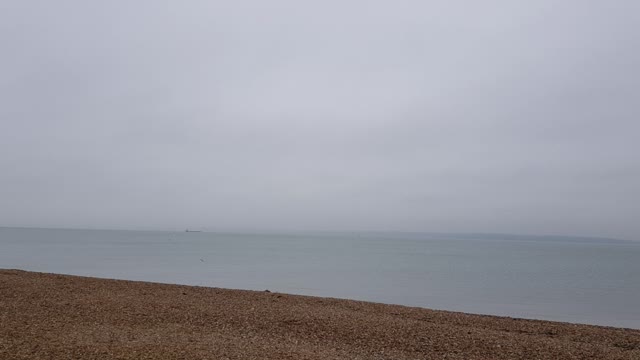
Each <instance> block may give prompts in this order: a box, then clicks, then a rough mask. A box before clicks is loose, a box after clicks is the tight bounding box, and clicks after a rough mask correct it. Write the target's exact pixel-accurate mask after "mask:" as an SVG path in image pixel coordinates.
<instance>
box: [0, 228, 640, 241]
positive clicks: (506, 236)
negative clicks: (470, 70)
mask: <svg viewBox="0 0 640 360" xmlns="http://www.w3.org/2000/svg"><path fill="white" fill-rule="evenodd" d="M2 228H5V229H40V230H86V231H141V232H156V231H158V232H185V230H153V229H99V228H66V227H60V228H53V227H26V226H0V229H2ZM188 232H192V233H214V234H215V233H217V234H238V235H254V234H255V235H264V234H269V235H284V236H286V235H304V234H312V235H315V236H345V235H348V236H356V237H357V236H367V237H390V236H392V237H396V238H400V239H415V240H419V239H431V240H433V239H436V238H437V239H442V240H445V239H451V240H514V241H564V242H583V243H584V242H588V243H602V242H606V243H630V242H638V240H632V239H620V238H612V237H603V236H579V235H554V234H544V235H533V234H512V233H500V232H496V233H493V232H487V233H484V232H431V231H424V232H423V231H372V230H361V231H360V230H345V231H337V230H308V231H304V230H237V229H234V230H222V229H209V228H206V227H202V228H197V227H194V228H189V231H188Z"/></svg>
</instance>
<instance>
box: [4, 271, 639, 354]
mask: <svg viewBox="0 0 640 360" xmlns="http://www.w3.org/2000/svg"><path fill="white" fill-rule="evenodd" d="M114 358H115V359H635V360H638V359H640V330H630V329H619V328H611V327H599V326H588V325H573V324H567V323H557V322H549V321H537V320H521V319H512V318H505V317H495V316H480V315H469V314H463V313H455V312H446V311H434V310H428V309H422V308H411V307H405V306H396V305H383V304H376V303H368V302H360V301H351V300H339V299H329V298H319V297H308V296H296V295H287V294H279V293H273V292H267V291H262V292H259V291H243V290H227V289H218V288H204V287H192V286H181V285H167V284H157V283H146V282H134V281H121V280H106V279H96V278H87V277H78V276H67V275H54V274H43V273H34V272H26V271H19V270H0V359H114Z"/></svg>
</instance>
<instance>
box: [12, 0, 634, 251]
mask: <svg viewBox="0 0 640 360" xmlns="http://www.w3.org/2000/svg"><path fill="white" fill-rule="evenodd" d="M639 7H640V5H637V2H635V1H622V0H620V1H611V2H606V3H605V2H601V1H570V0H565V1H535V2H534V1H529V2H512V1H489V2H482V3H480V2H473V1H427V2H424V1H397V2H393V3H391V2H386V1H373V2H372V1H340V2H338V1H328V2H322V3H311V2H309V3H305V2H300V1H273V2H259V1H238V2H222V1H219V2H212V1H190V2H187V3H184V2H175V1H173V2H171V1H164V2H163V1H140V2H134V3H131V2H124V1H113V2H85V1H77V0H72V1H57V2H46V1H4V2H2V4H1V5H0V44H1V46H2V57H0V78H1V79H2V81H0V168H2V169H3V171H2V172H1V173H0V174H1V175H0V198H1V199H2V201H1V202H0V219H1V220H0V221H1V223H0V225H18V226H61V227H65V226H66V227H97V228H144V229H150V228H163V229H175V228H178V229H179V228H184V227H194V226H196V227H197V226H200V227H203V228H208V229H327V230H343V229H367V230H402V231H421V230H424V231H452V232H465V231H470V232H479V231H488V232H516V233H533V234H546V233H558V234H582V235H594V236H616V237H624V238H634V239H638V238H640V225H638V223H637V221H636V219H635V214H638V213H640V208H639V205H638V199H640V185H638V184H640V158H639V157H638V156H637V153H638V152H639V151H638V150H639V149H638V145H637V140H636V138H637V134H638V133H640V122H639V121H638V115H639V114H640V102H639V101H638V99H640V91H639V90H638V84H640V72H639V71H638V69H637V64H639V63H640V38H639V36H638V35H637V34H640V25H638V24H640V11H639V10H640V8H639Z"/></svg>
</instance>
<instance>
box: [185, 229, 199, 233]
mask: <svg viewBox="0 0 640 360" xmlns="http://www.w3.org/2000/svg"><path fill="white" fill-rule="evenodd" d="M184 232H202V230H189V229H186V230H185V231H184Z"/></svg>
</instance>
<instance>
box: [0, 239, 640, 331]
mask: <svg viewBox="0 0 640 360" xmlns="http://www.w3.org/2000/svg"><path fill="white" fill-rule="evenodd" d="M0 268H5V269H9V268H11V269H23V270H32V271H41V272H53V273H62V274H74V275H85V276H96V277H104V278H117V279H129V280H144V281H155V282H163V283H178V284H189V285H201V286H214V287H225V288H236V289H253V290H264V289H269V290H271V291H278V292H286V293H295V294H304V295H317V296H328V297H337V298H349V299H358V300H367V301H376V302H382V303H392V304H402V305H409V306H420V307H427V308H434V309H444V310H453V311H463V312H470V313H478V314H493V315H502V316H512V317H521V318H534V319H547V320H555V321H565V322H574V323H586V324H597V325H610V326H619V327H628V328H636V329H640V242H633V241H628V242H627V241H609V240H604V239H602V240H598V239H584V240H581V239H578V238H562V237H559V238H553V237H543V238H542V237H541V238H532V237H523V236H511V237H510V236H506V235H500V236H488V235H478V236H472V235H468V236H454V235H438V234H366V233H352V234H338V233H332V234H328V233H324V234H313V233H309V234H223V233H209V232H201V233H195V232H190V233H187V232H151V231H113V230H106V231H105V230H61V229H21V228H0Z"/></svg>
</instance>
